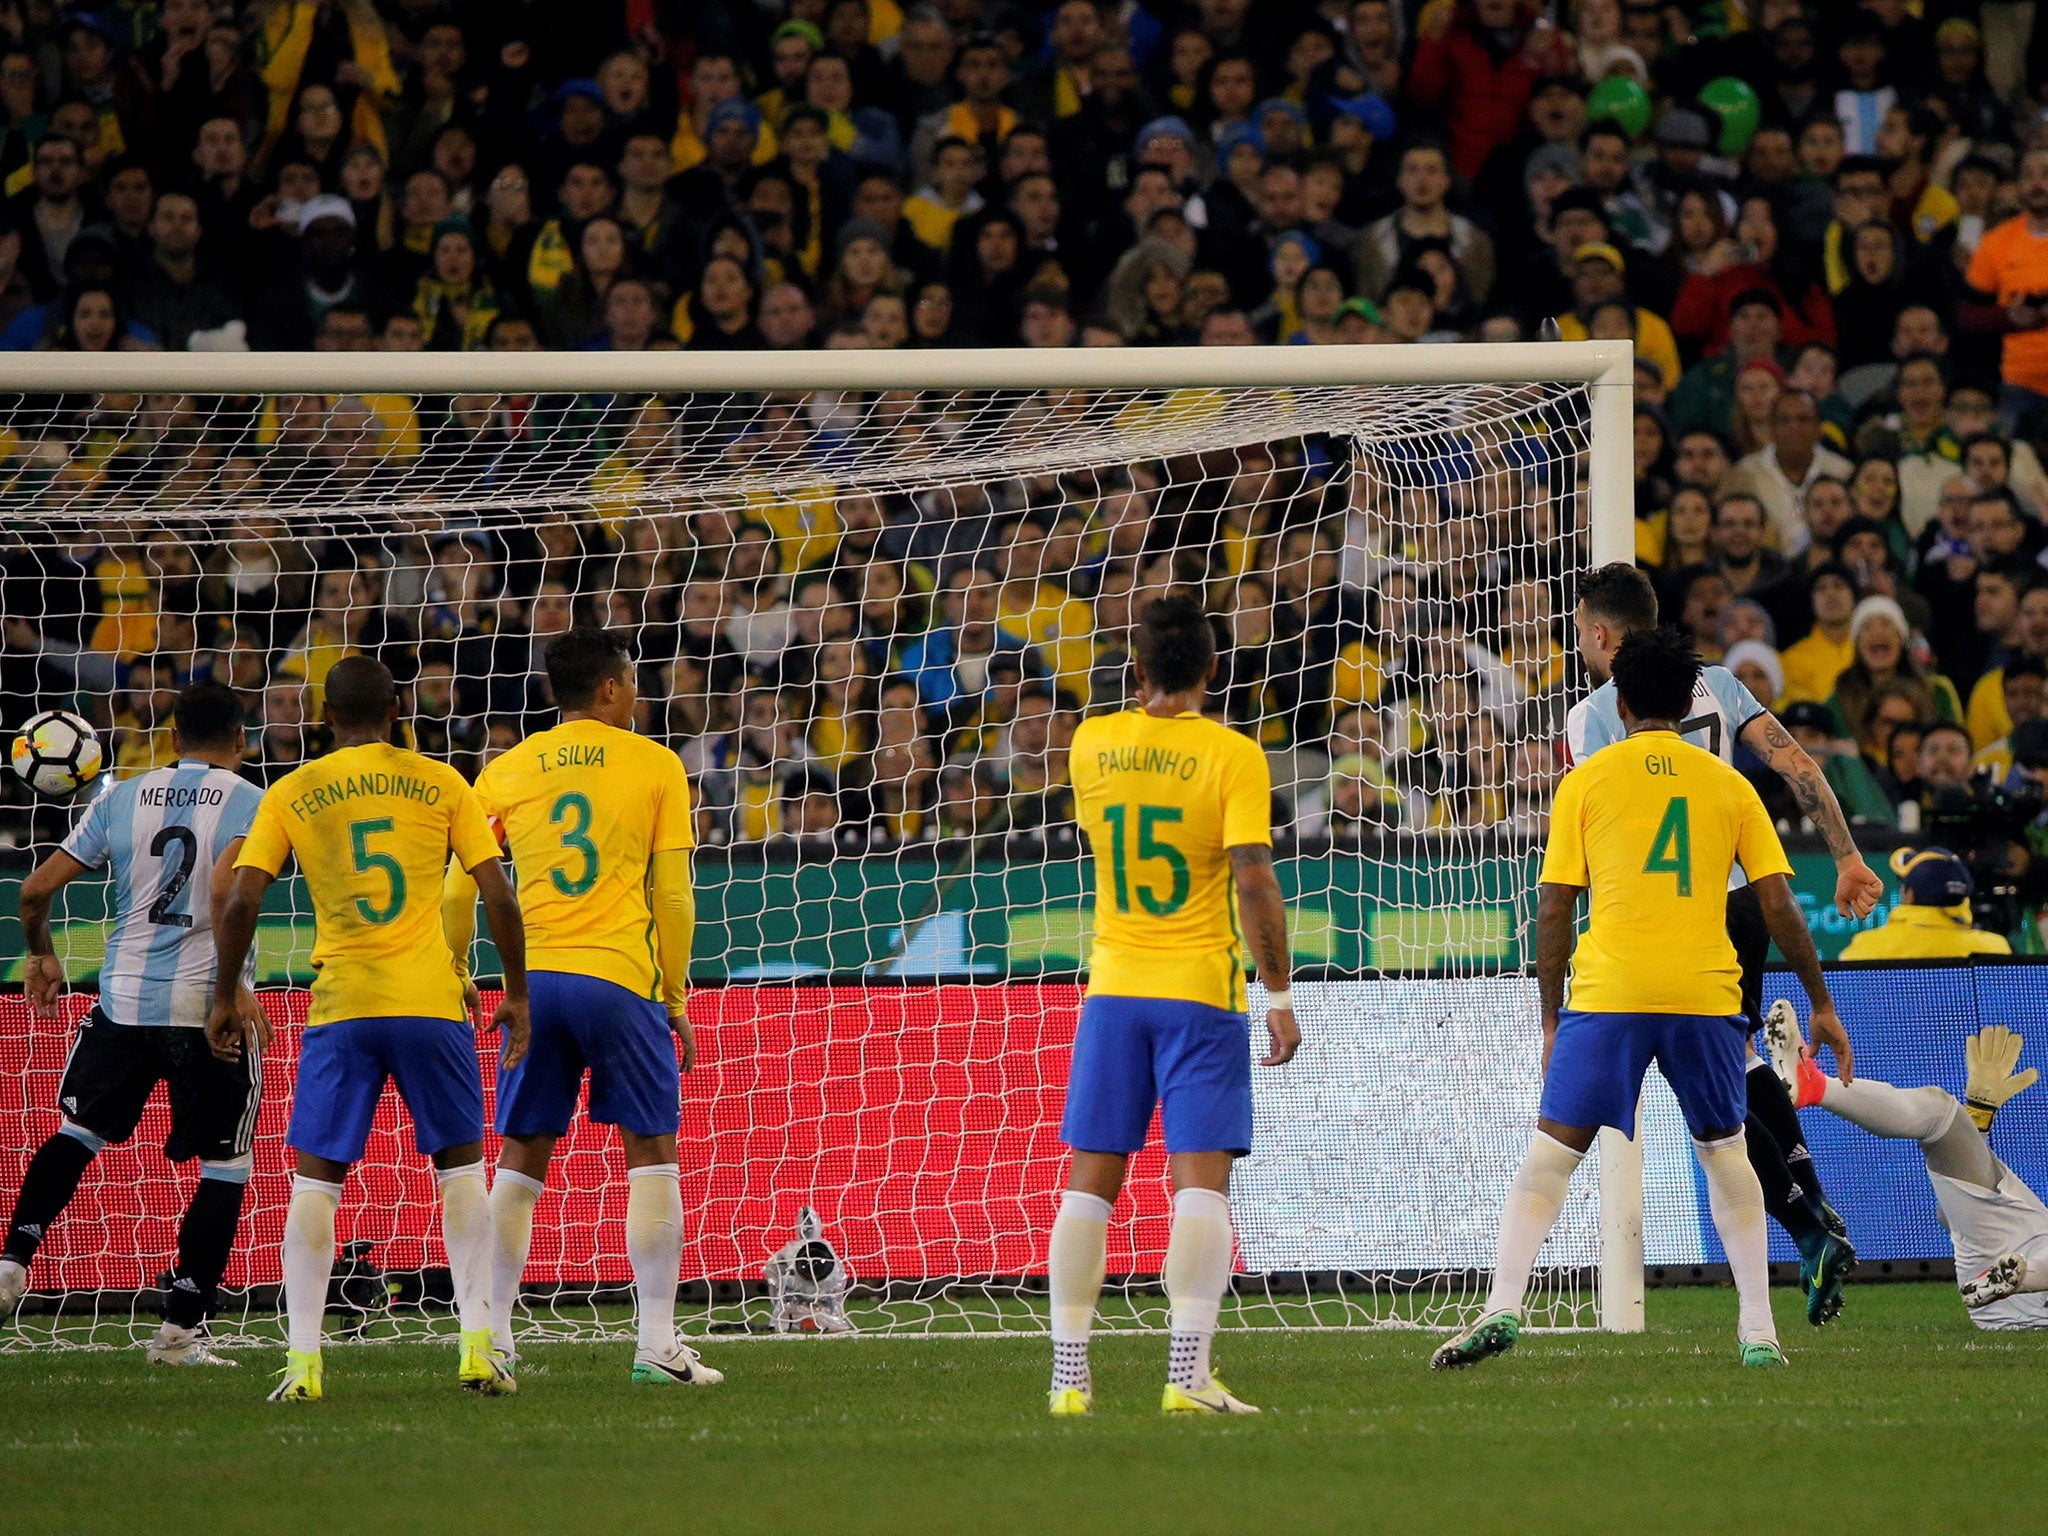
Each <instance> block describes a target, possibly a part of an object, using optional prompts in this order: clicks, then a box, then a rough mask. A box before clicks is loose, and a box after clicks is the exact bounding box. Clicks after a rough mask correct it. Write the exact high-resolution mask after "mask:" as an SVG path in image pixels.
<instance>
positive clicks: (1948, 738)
mask: <svg viewBox="0 0 2048 1536" xmlns="http://www.w3.org/2000/svg"><path fill="white" fill-rule="evenodd" d="M1920 777H1921V779H1922V781H1923V782H1925V784H1926V785H1927V787H1928V788H1929V789H1945V788H1947V787H1948V786H1950V785H1954V784H1967V783H1968V782H1969V781H1970V736H1969V732H1967V731H1963V730H1959V729H1957V728H1956V727H1955V726H1952V725H1935V726H1929V727H1928V729H1927V732H1926V734H1925V735H1923V736H1922V737H1921V738H1920Z"/></svg>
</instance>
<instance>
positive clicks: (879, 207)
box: [663, 150, 903, 230]
mask: <svg viewBox="0 0 2048 1536" xmlns="http://www.w3.org/2000/svg"><path fill="white" fill-rule="evenodd" d="M665 156H666V151H665V150H664V157H665ZM666 165H667V161H666V158H664V160H663V166H664V169H666ZM853 213H854V217H855V218H861V219H873V220H874V221H875V222H876V223H877V224H879V225H881V226H882V228H884V229H888V230H893V229H895V227H896V222H897V220H899V219H901V218H902V217H903V189H902V188H901V187H899V186H897V185H896V183H895V182H893V181H891V180H890V179H889V178H888V177H887V176H868V177H865V178H863V179H862V181H861V184H860V185H859V187H857V188H855V190H854V194H853Z"/></svg>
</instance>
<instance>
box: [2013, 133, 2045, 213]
mask: <svg viewBox="0 0 2048 1536" xmlns="http://www.w3.org/2000/svg"><path fill="white" fill-rule="evenodd" d="M2019 194H2020V207H2022V208H2024V209H2025V210H2026V211H2027V213H2028V214H2030V215H2031V216H2032V217H2034V218H2037V219H2039V218H2048V150H2043V149H2030V150H2028V151H2027V152H2026V154H2025V155H2023V156H2022V157H2021V158H2020V174H2019Z"/></svg>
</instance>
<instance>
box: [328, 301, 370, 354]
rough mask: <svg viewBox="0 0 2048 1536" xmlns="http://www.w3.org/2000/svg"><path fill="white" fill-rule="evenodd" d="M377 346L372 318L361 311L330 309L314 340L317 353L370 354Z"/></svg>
mask: <svg viewBox="0 0 2048 1536" xmlns="http://www.w3.org/2000/svg"><path fill="white" fill-rule="evenodd" d="M376 344H377V333H376V332H375V331H373V330H371V329H370V317H369V316H368V315H366V314H364V313H363V312H362V311H361V310H359V309H330V310H329V311H328V312H327V313H326V315H324V316H323V317H322V318H321V321H320V330H319V333H318V334H317V335H316V336H315V337H314V339H313V350H314V351H316V352H368V351H371V350H373V349H374V348H375V346H376Z"/></svg>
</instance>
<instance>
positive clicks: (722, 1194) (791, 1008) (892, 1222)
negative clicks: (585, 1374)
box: [0, 983, 1171, 1290]
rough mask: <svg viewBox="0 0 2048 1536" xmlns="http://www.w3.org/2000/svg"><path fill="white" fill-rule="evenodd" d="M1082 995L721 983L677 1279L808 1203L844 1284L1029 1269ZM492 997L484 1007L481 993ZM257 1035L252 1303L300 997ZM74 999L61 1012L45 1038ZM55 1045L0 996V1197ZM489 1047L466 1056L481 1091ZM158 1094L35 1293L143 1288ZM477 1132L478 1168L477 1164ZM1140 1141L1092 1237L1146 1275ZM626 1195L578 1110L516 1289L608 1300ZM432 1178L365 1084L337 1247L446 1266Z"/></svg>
mask: <svg viewBox="0 0 2048 1536" xmlns="http://www.w3.org/2000/svg"><path fill="white" fill-rule="evenodd" d="M1080 997H1081V993H1080V989H1079V988H1078V987H1076V986H1073V985H1037V984H1028V983H1027V984H1007V983H1006V984H994V985H988V986H918V987H808V986H795V985H790V986H759V987H745V986H730V987H725V988H720V989H706V990H702V991H699V992H697V993H695V994H693V996H692V998H691V1002H690V1017H691V1020H692V1023H693V1025H694V1027H695V1030H696V1034H697V1040H698V1067H697V1070H696V1071H695V1072H694V1073H692V1074H691V1075H690V1076H689V1077H687V1078H686V1079H684V1082H683V1106H682V1107H683V1116H682V1137H681V1162H682V1172H683V1203H684V1208H685V1211H686V1218H685V1227H686V1247H685V1249H684V1253H683V1277H684V1279H685V1280H742V1279H758V1278H759V1277H760V1274H761V1267H762V1265H763V1264H764V1263H765V1262H766V1260H767V1258H768V1255H769V1254H770V1253H772V1252H773V1251H774V1250H775V1249H776V1248H778V1247H780V1246H781V1245H782V1244H783V1243H784V1242H786V1241H788V1239H789V1238H790V1237H791V1236H792V1235H793V1233H794V1230H795V1227H796V1219H797V1211H798V1209H799V1208H800V1207H801V1206H804V1205H810V1206H813V1207H815V1208H816V1209H817V1211H818V1212H819V1214H820V1215H821V1216H822V1217H823V1218H824V1221H825V1224H826V1229H827V1233H828V1235H829V1236H830V1237H831V1239H832V1240H833V1242H834V1243H835V1244H836V1245H837V1246H838V1248H839V1250H840V1252H841V1253H842V1255H844V1256H845V1257H846V1259H847V1260H848V1261H849V1262H850V1263H851V1265H852V1267H853V1269H854V1271H855V1273H856V1274H857V1275H859V1276H860V1277H862V1278H864V1279H869V1280H874V1279H880V1278H883V1277H891V1278H902V1279H910V1278H917V1277H922V1276H952V1275H989V1274H996V1275H1021V1274H1034V1273H1042V1272H1043V1270H1044V1256H1045V1237H1046V1233H1047V1231H1048V1230H1049V1229H1050V1227H1051V1225H1052V1219H1053V1216H1054V1214H1055V1212H1056V1209H1057V1206H1058V1199H1059V1190H1060V1188H1061V1187H1062V1183H1063V1176H1064V1173H1065V1153H1064V1149H1063V1148H1062V1147H1061V1146H1060V1143H1059V1115H1060V1104H1061V1096H1062V1091H1063V1088H1064V1085H1065V1082H1066V1072H1067V1062H1068V1058H1069V1054H1070V1051H1071V1049H1072V1045H1073V1037H1074V1022H1075V1018H1076V1016H1077V1014H1078V1011H1079V1008H1080ZM487 1001H489V1002H495V998H487ZM265 1002H266V1005H267V1007H268V1008H269V1010H270V1013H271V1017H272V1019H273V1020H274V1021H275V1022H276V1024H277V1038H276V1042H275V1044H274V1045H273V1046H272V1049H271V1052H270V1056H269V1058H268V1060H267V1061H266V1063H265V1072H264V1103H263V1111H262V1114H261V1117H260V1118H259V1120H258V1122H257V1133H256V1174H255V1178H254V1180H253V1181H252V1183H251V1186H250V1199H249V1203H248V1205H247V1207H246V1208H245V1215H244V1218H243V1231H242V1240H241V1242H240V1244H239V1246H238V1248H237V1252H236V1255H235V1258H234V1261H233V1263H232V1264H231V1265H230V1267H229V1270H228V1275H227V1283H228V1284H229V1285H230V1286H244V1285H251V1284H257V1285H262V1284H272V1283H275V1282H276V1281H277V1279H278V1278H279V1276H278V1243H279V1240H280V1237H281V1234H282V1231H283V1223H284V1211H285V1205H286V1202H287V1201H288V1200H289V1198H290V1193H291V1190H290V1183H291V1180H290V1153H289V1152H288V1151H287V1149H286V1147H285V1140H284V1137H285V1127H286V1124H287V1121H288V1119H289V1116H290V1104H291V1092H292V1081H293V1069H294V1066H295V1064H296V1062H297V1058H298V1044H299V1038H300V1036H301V1034H302V1033H303V1029H304V1023H303V1021H304V1019H305V1014H306V1003H307V998H306V994H305V993H303V992H278V993H271V994H267V995H266V998H265ZM89 1005H90V998H89V997H84V996H78V997H71V998H67V1000H66V1008H67V1014H66V1017H67V1019H70V1018H73V1017H75V1016H76V1015H78V1014H80V1013H82V1012H83V1011H84V1010H85V1008H86V1007H88V1006H89ZM69 1038H70V1030H69V1028H68V1026H60V1025H57V1024H52V1023H48V1022H46V1021H42V1020H37V1019H35V1018H33V1017H32V1015H31V1014H30V1011H29V1009H28V1007H27V1005H26V1004H25V1002H24V1001H23V999H22V998H21V997H20V996H19V995H18V994H15V995H9V996H4V997H0V1199H5V1200H9V1201H11V1200H12V1198H13V1195H14V1192H15V1191H16V1190H17V1189H19V1188H20V1184H21V1176H22V1170H23V1168H24V1167H25V1166H26V1163H27V1161H28V1158H29V1156H30V1155H31V1154H32V1153H33V1152H34V1150H35V1148H36V1147H37V1146H39V1145H40V1144H41V1143H42V1141H43V1139H44V1138H45V1137H47V1136H48V1135H49V1134H50V1133H51V1132H52V1131H53V1130H55V1129H56V1127H57V1124H58V1119H59V1116H58V1112H57V1108H56V1101H57V1083H58V1079H59V1078H60V1077H61V1076H62V1073H63V1068H64V1057H65V1052H66V1049H67V1047H68V1045H69ZM494 1050H495V1042H494V1041H492V1040H487V1041H485V1042H484V1043H483V1046H482V1052H481V1054H482V1055H483V1058H484V1063H485V1066H486V1071H485V1096H486V1100H487V1101H488V1100H489V1098H490V1097H491V1086H492V1083H491V1078H492V1073H491V1071H490V1070H489V1065H490V1061H491V1055H492V1053H493V1052H494ZM168 1123H169V1109H168V1107H167V1106H166V1104H165V1102H164V1098H163V1094H162V1091H161V1090H159V1091H158V1093H157V1095H156V1097H155V1098H154V1099H153V1100H152V1101H151V1104H150V1107H149V1111H148V1113H147V1115H146V1116H145V1117H144V1119H143V1123H142V1127H141V1129H140V1130H139V1131H138V1132H137V1133H136V1135H135V1137H134V1138H133V1139H132V1140H131V1141H129V1142H128V1143H127V1144H126V1145H124V1146H120V1147H110V1148H108V1149H107V1150H106V1151H105V1152H103V1153H101V1154H100V1156H99V1158H98V1159H97V1160H96V1161H95V1162H94V1164H93V1167H92V1168H91V1169H90V1170H88V1172H87V1173H86V1176H85V1180H84V1182H83V1183H82V1184H81V1186H80V1188H79V1192H78V1195H77V1197H76V1198H75V1199H74V1200H73V1201H72V1203H71V1206H70V1208H69V1209H68V1210H67V1211H66V1213H65V1215H64V1218H63V1219H62V1221H61V1222H59V1223H58V1225H57V1226H56V1228H55V1229H54V1230H53V1231H52V1233H51V1234H50V1236H49V1238H48V1239H47V1240H46V1241H45V1243H44V1245H43V1249H42V1254H41V1256H40V1257H39V1259H38V1263H37V1268H36V1272H35V1277H34V1280H33V1282H32V1283H33V1284H34V1285H35V1286H36V1288H38V1289H54V1288H63V1289H76V1290H92V1289H101V1288H112V1289H127V1288H132V1287H137V1286H144V1285H149V1284H152V1283H154V1277H155V1276H156V1275H157V1274H159V1273H161V1271H162V1270H163V1268H164V1267H165V1266H166V1264H167V1263H168V1260H169V1258H170V1256H171V1254H172V1253H173V1251H174V1250H175V1247H176V1242H177V1223H178V1217H179V1214H180V1212H181V1211H182V1210H183V1208H184V1203H185V1199H186V1196H187V1194H188V1192H189V1190H190V1187H191V1183H190V1181H191V1180H192V1179H194V1178H196V1177H197V1172H198V1170H197V1165H196V1164H187V1165H185V1167H183V1168H174V1167H172V1166H171V1165H170V1164H168V1163H166V1162H165V1161H164V1158H163V1154H162V1151H161V1146H162V1142H163V1136H164V1133H165V1131H166V1129H167V1127H168ZM496 1151H497V1147H496V1139H495V1138H493V1137H486V1141H485V1155H486V1156H487V1157H495V1156H496ZM1163 1163H1164V1157H1163V1154H1162V1153H1161V1152H1160V1151H1159V1149H1158V1146H1157V1133H1156V1128H1155V1134H1154V1144H1153V1146H1152V1147H1151V1148H1149V1149H1148V1150H1147V1152H1146V1153H1144V1154H1142V1155H1141V1157H1140V1158H1139V1159H1138V1161H1137V1164H1136V1166H1135V1167H1134V1169H1133V1178H1132V1180H1131V1190H1130V1193H1129V1194H1128V1195H1127V1196H1126V1197H1125V1200H1124V1201H1123V1202H1122V1203H1121V1205H1120V1207H1119V1216H1120V1217H1122V1218H1124V1219H1123V1220H1120V1221H1119V1222H1117V1223H1116V1224H1115V1225H1114V1226H1112V1228H1111V1232H1110V1255H1109V1266H1110V1271H1111V1273H1113V1274H1116V1273H1141V1274H1152V1273H1156V1272H1157V1271H1158V1269H1159V1266H1160V1261H1161V1258H1162V1256H1163V1254H1164V1252H1165V1247H1166V1237H1167V1226H1168V1222H1169V1220H1170V1217H1171V1207H1170V1200H1169V1197H1168V1194H1167V1192H1166V1188H1165V1184H1164V1167H1163ZM625 1210H626V1180H625V1165H624V1162H623V1160H622V1158H621V1156H620V1152H619V1145H618V1138H617V1137H616V1135H615V1134H614V1133H613V1132H612V1131H611V1130H610V1128H608V1127H604V1126H595V1125H592V1124H590V1123H589V1121H588V1120H586V1119H585V1118H584V1116H583V1114H582V1112H581V1111H580V1110H579V1112H578V1115H577V1118H576V1121H575V1123H574V1125H573V1126H572V1127H571V1129H570V1132H569V1134H568V1136H566V1137H565V1138H564V1139H563V1141H562V1143H561V1146H560V1148H559V1149H558V1151H557V1154H556V1161H555V1166H554V1169H553V1170H552V1172H551V1173H550V1175H549V1178H548V1189H547V1194H546V1195H545V1197H544V1198H543V1199H542V1201H541V1204H540V1208H539V1210H538V1212H537V1213H536V1219H535V1223H534V1243H533V1257H532V1261H531V1263H530V1264H529V1266H528V1268H527V1275H526V1277H527V1280H528V1282H529V1283H546V1282H561V1283H564V1284H568V1285H572V1286H573V1285H592V1284H598V1283H604V1284H620V1283H625V1282H629V1281H630V1280H631V1278H632V1274H631V1268H630V1266H629V1265H628V1264H627V1261H626V1253H625ZM437 1213H438V1206H437V1204H436V1202H435V1197H434V1181H433V1172H432V1170H431V1168H430V1167H429V1166H428V1164H427V1161H426V1159H424V1158H422V1157H420V1156H419V1155H418V1154H417V1153H416V1152H415V1151H414V1150H413V1148H412V1139H411V1128H410V1125H409V1123H408V1121H407V1119H406V1116H405V1113H404V1111H403V1109H402V1108H401V1107H400V1105H399V1102H398V1097H397V1094H396V1092H395V1090H393V1089H390V1088H387V1089H386V1091H385V1095H384V1100H383V1102H382V1104H381V1106H380V1107H379V1110H378V1115H377V1123H376V1129H375V1132H374V1133H373V1135H372V1136H371V1139H370V1144H369V1148H368V1151H367V1152H366V1154H365V1156H364V1158H363V1161H362V1162H361V1163H360V1164H358V1165H357V1167H356V1169H355V1171H354V1172H353V1173H352V1174H351V1175H350V1178H349V1183H348V1193H347V1196H346V1198H345V1199H344V1201H343V1204H342V1210H341V1216H340V1220H339V1224H338V1233H337V1235H338V1237H339V1239H340V1240H341V1241H343V1242H348V1241H351V1240H367V1241H369V1242H371V1243H373V1244H374V1245H376V1263H377V1264H378V1266H379V1267H380V1268H383V1269H386V1270H403V1269H412V1268H418V1267H423V1266H428V1265H440V1264H443V1263H445V1262H446V1260H445V1257H444V1255H443V1253H442V1249H441V1241H440V1233H439V1219H438V1214H437Z"/></svg>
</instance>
